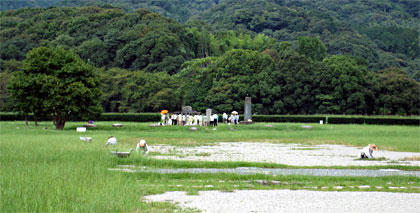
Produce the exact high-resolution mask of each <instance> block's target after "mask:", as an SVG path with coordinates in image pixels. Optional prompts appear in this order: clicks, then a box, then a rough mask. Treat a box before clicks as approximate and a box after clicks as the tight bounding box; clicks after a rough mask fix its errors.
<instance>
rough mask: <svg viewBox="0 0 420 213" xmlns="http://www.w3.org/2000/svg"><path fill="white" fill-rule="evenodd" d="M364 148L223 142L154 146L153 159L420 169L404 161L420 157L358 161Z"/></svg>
mask: <svg viewBox="0 0 420 213" xmlns="http://www.w3.org/2000/svg"><path fill="white" fill-rule="evenodd" d="M361 148H362V147H350V146H343V145H312V146H307V145H302V144H273V143H254V142H249V143H248V142H234V143H232V142H221V143H217V144H215V145H212V146H199V147H175V146H169V145H154V146H150V151H151V152H155V153H161V154H162V155H154V156H151V157H153V158H157V159H172V160H193V161H248V162H267V163H278V164H287V165H295V166H375V165H395V164H398V165H411V166H420V161H403V160H401V159H403V158H407V157H408V158H414V157H419V156H420V153H416V152H393V151H378V152H377V153H375V154H376V155H375V157H377V158H380V157H385V158H386V160H383V161H377V160H358V158H359V154H360V150H361ZM165 154H166V155H165ZM168 154H170V155H168Z"/></svg>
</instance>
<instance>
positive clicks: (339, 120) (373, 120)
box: [328, 116, 420, 125]
mask: <svg viewBox="0 0 420 213" xmlns="http://www.w3.org/2000/svg"><path fill="white" fill-rule="evenodd" d="M328 123H329V124H380V125H420V118H404V117H398V118H389V117H368V116H365V117H335V116H331V117H328Z"/></svg>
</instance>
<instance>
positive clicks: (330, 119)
mask: <svg viewBox="0 0 420 213" xmlns="http://www.w3.org/2000/svg"><path fill="white" fill-rule="evenodd" d="M240 117H241V120H242V119H243V115H241V116H240ZM160 118H161V116H160V114H159V113H103V114H102V115H101V116H100V117H99V118H97V119H95V121H133V122H159V121H160ZM219 119H221V116H219ZM16 120H25V116H24V115H22V114H18V113H11V112H0V121H16ZM28 120H30V121H33V115H28ZM51 120H52V118H48V117H41V118H38V121H51ZM252 120H253V121H254V122H273V123H275V122H284V123H286V122H287V123H293V122H297V123H319V121H320V120H323V121H324V123H325V124H326V123H329V124H379V125H418V126H420V117H391V116H390V117H379V116H378V117H372V116H340V115H328V116H327V115H253V116H252Z"/></svg>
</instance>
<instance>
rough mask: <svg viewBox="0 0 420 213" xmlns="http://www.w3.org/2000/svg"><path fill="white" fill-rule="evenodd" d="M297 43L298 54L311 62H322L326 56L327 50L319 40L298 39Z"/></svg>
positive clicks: (309, 38)
mask: <svg viewBox="0 0 420 213" xmlns="http://www.w3.org/2000/svg"><path fill="white" fill-rule="evenodd" d="M298 43H299V49H298V52H299V53H300V54H302V55H305V56H306V57H308V58H310V59H312V60H316V61H322V59H324V58H325V56H327V49H326V48H325V45H324V44H323V43H322V41H321V40H320V39H319V38H311V37H299V38H298Z"/></svg>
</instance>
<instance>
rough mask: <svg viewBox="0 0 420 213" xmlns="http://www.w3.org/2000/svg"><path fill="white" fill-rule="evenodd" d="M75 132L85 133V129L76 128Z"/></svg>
mask: <svg viewBox="0 0 420 213" xmlns="http://www.w3.org/2000/svg"><path fill="white" fill-rule="evenodd" d="M76 131H77V132H86V127H77V128H76Z"/></svg>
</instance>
